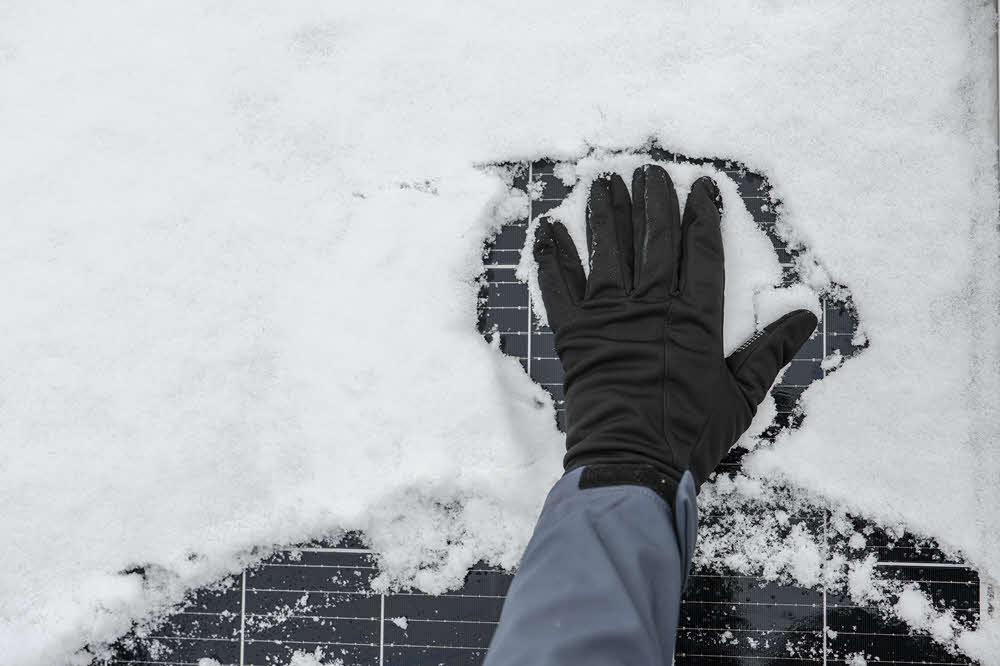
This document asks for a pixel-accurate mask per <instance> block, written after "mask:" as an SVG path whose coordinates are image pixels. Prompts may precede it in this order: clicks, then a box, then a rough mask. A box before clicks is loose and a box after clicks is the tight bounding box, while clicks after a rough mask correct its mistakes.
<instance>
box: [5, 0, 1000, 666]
mask: <svg viewBox="0 0 1000 666" xmlns="http://www.w3.org/2000/svg"><path fill="white" fill-rule="evenodd" d="M0 12H2V15H3V20H2V22H0V26H2V27H0V89H2V90H4V95H3V101H0V145H2V146H3V150H4V155H5V159H4V160H3V161H2V162H0V179H2V181H3V183H4V187H3V188H0V210H2V211H3V213H4V214H3V222H2V224H3V243H2V244H0V279H2V281H3V284H4V285H6V287H7V288H6V289H5V292H4V303H3V308H0V330H2V331H3V334H2V335H0V359H2V364H3V371H2V373H0V441H2V442H3V447H0V504H2V506H3V507H4V511H3V512H2V516H0V529H2V531H3V533H4V539H3V541H2V543H0V561H2V562H3V563H4V567H3V568H2V570H0V652H2V653H3V654H4V655H5V657H6V659H7V661H9V662H11V663H18V664H24V665H25V666H32V665H34V664H45V665H49V664H59V663H71V662H73V661H76V662H77V663H81V662H86V661H87V659H88V657H87V655H84V654H78V655H77V656H76V657H74V656H73V655H74V653H75V651H76V650H78V649H79V648H80V647H81V646H83V645H84V644H87V643H89V644H91V645H99V644H101V643H102V642H103V641H107V640H110V639H113V638H114V637H115V636H117V635H119V634H121V633H122V632H124V631H126V630H128V628H129V627H130V626H131V619H132V618H142V617H145V616H148V615H149V614H151V613H155V612H156V611H158V610H162V609H163V608H165V607H166V606H167V605H169V604H170V603H172V602H174V601H176V600H178V599H180V598H181V597H182V595H183V593H184V591H185V590H186V589H188V588H189V587H191V586H195V585H201V584H204V583H207V582H209V581H211V580H214V579H215V578H217V577H219V576H221V575H222V574H224V573H228V572H233V571H238V570H239V569H240V568H241V567H242V566H244V565H245V564H247V563H248V562H250V561H252V560H254V559H255V558H258V557H260V556H261V555H262V554H263V553H265V552H266V551H267V548H268V547H269V546H272V545H277V544H284V543H295V542H298V541H302V540H305V539H307V538H312V537H320V536H323V535H334V534H336V533H337V532H338V531H339V530H342V529H361V530H364V531H366V532H367V533H368V535H369V536H370V538H371V541H372V546H373V547H374V548H375V549H376V550H378V551H379V552H380V553H381V565H382V567H383V570H384V572H385V573H384V575H383V577H382V578H381V579H380V580H379V585H382V586H388V585H393V584H411V585H415V586H417V587H420V588H422V589H425V590H429V591H441V590H444V589H446V588H447V587H449V586H453V585H456V584H458V583H459V582H460V581H461V579H462V577H463V575H464V573H465V569H466V568H467V567H468V566H469V565H471V564H472V563H474V562H476V561H477V560H478V559H480V558H486V559H488V560H490V561H492V562H495V563H498V564H502V565H504V566H513V565H514V564H515V563H516V561H517V558H518V557H519V555H520V552H521V550H522V548H523V546H524V544H525V542H526V540H527V538H528V535H529V534H530V531H531V528H532V525H533V520H534V518H535V516H536V515H537V512H538V510H539V508H540V506H541V502H542V499H543V497H544V494H545V492H546V491H547V489H548V487H549V486H550V485H551V483H552V482H553V481H554V480H555V478H557V476H558V474H559V471H560V469H559V461H560V457H561V456H560V450H561V448H562V442H561V438H560V436H559V434H558V433H557V432H556V430H555V428H554V426H553V419H552V405H551V401H550V400H549V399H548V397H547V395H546V394H545V393H544V392H543V391H542V390H541V389H539V388H538V387H536V386H534V385H532V383H531V382H530V381H529V380H528V378H527V377H526V376H525V375H524V373H523V372H522V371H521V369H520V366H519V365H518V364H517V362H516V361H514V360H512V359H508V358H503V357H502V356H501V355H500V354H498V353H497V352H496V351H495V350H493V349H491V348H490V347H489V345H487V344H486V343H485V342H484V341H483V340H482V339H481V337H480V336H479V334H478V333H477V332H476V330H475V307H476V294H477V284H476V281H475V278H476V275H477V274H478V273H479V272H480V270H481V259H480V250H481V245H482V241H483V238H484V237H486V236H487V235H488V234H489V232H490V230H491V229H493V228H495V227H496V226H497V225H498V224H500V223H502V222H503V221H504V220H506V219H510V218H512V217H515V216H517V215H518V214H519V212H520V211H522V210H523V207H524V203H525V202H524V201H523V198H522V199H519V198H518V197H516V196H512V195H511V194H510V192H509V189H508V187H507V186H506V184H505V183H504V180H503V177H502V175H501V174H499V173H496V172H494V171H491V170H489V169H484V168H482V166H483V165H486V164H491V163H499V162H503V161H509V160H518V159H530V158H533V157H539V156H549V157H552V158H554V159H557V160H561V161H563V162H564V163H565V165H564V166H563V167H561V169H560V171H559V174H560V178H564V179H566V180H572V179H574V178H581V179H586V178H588V177H592V175H593V174H594V173H596V172H597V171H598V170H600V169H602V168H606V166H607V165H604V164H601V160H602V159H604V158H602V157H601V156H602V154H603V155H604V156H605V157H606V158H607V159H608V160H610V161H614V162H615V164H614V165H612V166H613V167H614V168H625V167H626V166H627V165H626V164H625V162H628V161H629V159H630V158H628V157H608V154H607V152H606V151H608V150H617V149H623V148H630V147H639V146H643V145H645V144H646V143H647V142H648V141H650V140H651V139H655V140H657V141H658V142H659V143H660V145H662V146H664V147H665V148H667V149H670V150H673V151H677V152H681V153H684V154H689V155H704V156H720V157H726V158H732V159H736V160H740V161H741V162H743V163H745V164H747V165H749V166H750V167H751V168H753V169H754V170H757V171H761V172H763V173H765V174H766V175H767V176H768V178H769V180H770V182H771V183H772V185H773V186H774V188H775V193H776V195H777V197H778V199H780V202H781V205H780V209H779V210H780V213H781V219H782V221H783V225H784V227H783V228H784V231H785V233H787V234H788V235H789V237H791V238H796V239H799V240H801V241H802V242H804V243H805V244H807V245H808V247H809V248H810V249H811V258H810V261H812V262H814V263H813V264H811V266H812V268H811V269H810V280H809V282H808V284H807V287H808V288H809V289H810V290H812V291H813V292H816V291H819V290H821V289H823V288H824V286H825V285H826V284H828V282H827V281H828V280H836V281H837V282H838V283H841V284H844V285H847V286H848V287H849V288H850V290H851V293H852V294H853V295H854V299H855V303H856V305H857V308H858V312H859V316H860V318H861V321H862V326H863V329H864V330H863V332H861V331H859V333H858V335H859V336H864V338H865V339H867V340H868V341H869V343H870V346H869V347H868V348H867V349H866V350H865V351H864V352H863V353H862V354H860V355H859V356H858V357H856V358H851V359H849V360H848V361H847V362H845V363H844V364H843V365H842V366H841V367H840V368H839V369H838V370H837V371H836V372H835V373H833V374H831V375H830V376H829V377H827V378H825V379H824V380H823V381H822V382H818V383H815V384H814V385H813V387H812V388H810V389H809V391H808V392H807V393H806V396H805V398H804V409H805V411H806V413H807V414H808V416H807V418H806V420H805V422H804V425H803V427H802V429H801V430H800V431H798V432H795V433H793V434H791V435H789V436H787V437H784V438H782V439H781V440H780V441H779V442H778V443H777V444H776V445H775V446H774V447H773V448H772V447H765V446H758V447H757V448H756V449H755V451H754V452H753V454H752V459H751V463H750V468H751V471H753V472H754V474H755V475H757V476H759V477H760V478H759V479H758V482H759V483H760V484H763V485H759V486H754V485H753V484H750V483H748V482H742V483H743V485H742V486H740V488H736V487H735V484H734V490H733V492H736V493H746V495H745V497H746V498H747V499H746V502H750V503H752V504H753V505H754V506H759V505H760V504H761V502H762V501H765V500H762V499H761V496H760V494H759V493H758V494H757V495H756V496H753V495H752V494H753V493H754V492H756V491H755V490H754V489H755V488H757V489H758V490H759V489H760V488H763V487H765V486H766V487H767V488H769V490H768V491H767V496H768V497H774V496H776V495H775V494H776V493H780V492H787V493H792V492H793V491H788V490H785V491H780V490H775V488H776V487H777V486H775V485H774V483H775V480H776V479H777V480H783V481H786V482H787V483H789V484H791V486H792V488H793V489H794V494H795V497H797V498H800V500H799V501H805V500H801V497H802V496H806V495H808V497H810V498H812V500H811V501H816V502H825V501H833V502H835V503H836V504H837V505H839V506H842V507H844V508H849V509H850V510H851V511H853V512H855V513H857V514H859V515H866V516H869V517H874V518H877V519H880V520H883V521H886V522H890V523H892V524H905V525H907V526H909V527H910V528H911V529H913V530H916V531H918V532H920V533H922V534H926V535H931V536H935V537H937V538H939V539H940V540H941V541H942V543H944V544H945V545H946V546H947V547H949V548H952V549H955V550H960V551H961V552H962V553H963V554H964V555H965V556H966V557H968V558H969V560H970V561H971V562H973V563H974V564H975V565H976V566H977V567H979V568H980V569H981V570H982V571H983V572H984V574H986V575H989V576H992V577H994V578H996V577H998V574H1000V560H998V556H997V553H1000V541H998V539H1000V536H998V535H1000V529H998V527H1000V525H998V524H997V520H998V517H997V513H996V512H995V511H992V510H989V511H988V510H984V509H985V508H986V507H996V506H997V505H998V501H1000V489H998V484H997V480H996V478H997V475H996V470H995V467H994V466H991V465H990V464H989V461H995V460H997V459H998V457H1000V451H998V447H1000V437H997V434H998V433H997V430H998V419H997V404H996V401H995V396H996V395H997V394H998V393H1000V387H998V386H997V383H998V379H997V375H998V373H997V372H996V369H997V358H998V353H997V352H998V349H997V344H998V341H997V338H996V335H995V331H996V330H998V329H997V323H998V322H997V317H998V315H997V312H998V308H997V301H996V292H995V289H994V288H995V285H996V284H997V281H998V280H997V278H998V277H1000V273H998V266H997V261H998V259H997V257H998V252H997V235H996V217H997V205H996V204H997V196H996V172H995V154H996V145H995V140H994V134H993V131H994V129H993V127H994V124H995V121H996V118H995V112H994V104H995V99H996V91H995V90H994V89H993V88H992V87H991V86H992V84H991V83H990V82H991V81H992V66H993V65H994V64H995V63H994V61H993V55H992V51H991V50H990V49H991V36H992V31H993V26H994V20H993V16H992V14H991V13H990V12H991V10H989V9H988V8H985V7H984V5H983V3H980V2H978V1H977V0H966V1H965V2H959V3H956V2H951V1H946V0H934V1H931V2H925V3H919V4H914V3H912V2H908V1H904V0H896V1H892V2H882V3H871V2H863V1H860V0H855V1H845V2H840V3H831V4H829V5H826V6H822V7H818V6H811V7H809V8H806V7H799V6H793V7H781V6H779V5H775V4H774V3H771V2H765V1H752V0H740V1H737V2H712V3H697V4H693V3H692V4H685V5H684V6H682V7H676V8H669V9H668V8H666V7H665V6H664V5H663V4H662V3H657V2H654V1H653V0H636V1H635V2H632V3H630V4H629V6H628V7H625V6H618V11H616V12H609V11H608V10H607V7H606V6H604V5H588V4H586V3H583V4H581V3H571V2H568V0H554V1H552V2H548V3H544V4H542V5H538V6H533V7H532V10H531V11H530V12H515V11H511V9H510V6H509V3H501V2H486V3H478V4H476V5H475V6H471V5H468V4H467V3H449V2H444V1H443V0H432V1H430V2H424V3H402V4H400V3H390V2H379V1H372V2H366V3H355V4H348V3H321V2H318V1H315V2H313V1H305V0H301V1H300V0H294V1H292V2H287V3H280V5H275V4H274V3H264V2H250V3H241V4H240V5H239V6H236V5H231V4H228V3H192V2H178V3H160V4H152V3H127V4H120V3H113V2H109V1H98V2H91V3H85V4H81V3H72V2H51V3H33V2H27V1H26V0H21V1H15V2H10V3H6V4H5V5H4V6H3V8H2V9H0ZM591 149H596V151H595V152H592V151H591ZM587 155H592V157H590V158H587V157H586V156H587ZM581 158H583V159H581ZM588 159H590V160H591V161H590V162H588ZM632 159H633V161H634V159H638V158H632ZM577 160H580V162H579V164H577V165H576V166H575V167H573V166H572V163H573V162H576V161H577ZM674 171H676V173H677V174H678V184H679V186H680V187H681V188H682V189H683V187H684V186H685V184H684V183H688V182H690V180H686V179H687V178H692V177H693V174H694V173H695V172H696V171H698V169H697V168H693V167H692V168H691V169H685V168H681V167H675V168H674V169H673V170H672V173H674ZM685 171H687V173H685V174H682V172H685ZM588 174H589V175H588ZM681 175H684V178H681ZM682 181H683V182H682ZM719 184H720V187H721V188H722V190H723V196H724V199H725V200H726V202H727V203H732V202H733V201H735V199H734V193H733V191H732V188H731V184H730V183H728V182H725V181H723V182H720V183H719ZM579 203H580V201H579V198H578V199H577V200H576V201H575V203H572V202H569V203H568V204H567V205H568V206H571V205H577V206H578V205H579ZM744 215H745V211H743V212H741V211H740V210H739V209H738V208H736V207H734V206H729V207H728V208H727V213H726V221H725V224H726V225H727V230H726V240H727V252H728V251H729V249H730V246H731V245H732V247H734V248H735V247H738V248H740V249H739V250H738V251H736V252H728V254H729V256H728V257H727V261H728V262H729V264H728V268H729V272H728V285H727V298H728V299H729V301H730V302H728V303H727V318H731V321H728V320H727V329H726V340H727V346H729V345H736V344H738V343H739V340H738V339H737V338H738V337H739V334H740V333H743V332H747V331H750V330H752V328H753V327H754V326H756V325H757V324H758V323H766V322H757V319H758V314H759V313H758V312H757V311H756V310H755V307H761V308H762V307H764V301H766V300H767V299H768V298H769V297H768V296H766V295H765V296H763V297H761V296H757V298H756V299H755V294H756V293H757V292H760V293H766V292H767V290H768V289H770V288H772V287H774V285H775V283H774V281H773V278H774V275H773V273H772V272H773V269H774V266H773V264H772V263H770V261H771V260H770V259H767V258H764V257H763V255H761V254H759V253H758V252H757V250H756V249H754V248H757V247H758V246H759V243H758V241H759V234H758V235H755V232H753V230H752V229H749V227H747V226H746V224H745V221H746V219H747V218H745V217H743V216H744ZM741 220H743V221H741ZM570 221H571V222H572V220H570ZM579 223H580V220H579V219H577V221H576V224H579ZM740 229H743V230H744V231H745V232H746V233H745V234H744V235H742V236H741V235H740V234H743V232H741V231H740ZM578 238H579V236H578ZM734 241H736V242H735V243H734ZM765 273H768V275H766V276H765V275H764V274H765ZM806 295H807V294H806V293H805V292H803V291H802V290H799V296H806ZM761 298H763V301H762V300H761ZM778 300H781V299H780V298H778ZM860 339H861V338H860V337H859V340H860ZM709 492H711V491H709ZM787 496H788V497H789V498H790V501H795V500H794V498H793V497H792V495H790V494H789V495H787ZM718 497H722V495H721V494H719V495H718ZM735 519H736V520H739V519H740V518H739V517H736V518H735ZM745 522H748V521H745ZM775 528H777V526H776V527H775ZM759 531H761V530H760V529H758V532H759ZM786 531H788V532H789V534H790V535H791V538H792V539H793V542H792V543H793V544H794V543H795V541H794V540H797V542H798V543H799V544H800V545H801V548H799V547H798V546H789V547H788V548H786V547H785V546H787V545H788V543H789V542H786V541H784V540H783V537H782V538H777V537H776V538H775V539H772V540H768V539H767V538H766V536H761V538H760V539H758V540H757V541H753V540H751V541H747V542H746V543H745V546H744V547H743V549H742V551H736V552H735V553H734V554H732V556H731V558H730V559H732V562H733V565H734V566H741V567H749V568H753V567H760V566H765V565H766V562H767V558H766V555H767V553H768V552H770V551H768V549H769V548H777V549H778V553H779V554H780V555H781V556H780V557H779V558H778V559H777V560H775V562H776V564H775V567H776V569H775V572H774V575H778V571H779V570H780V571H784V572H785V573H786V574H787V572H788V571H789V570H794V571H796V575H800V576H803V577H805V578H806V579H809V580H819V578H817V576H820V575H823V572H822V571H821V569H823V567H821V566H819V564H820V563H821V562H822V555H823V554H822V552H820V551H814V550H811V549H812V548H813V546H810V545H809V543H808V537H807V535H805V534H797V533H796V532H795V526H794V525H792V526H791V527H788V528H786ZM720 538H721V537H720ZM706 543H707V545H708V546H712V544H711V542H706ZM724 545H725V544H718V543H717V544H716V546H717V547H718V548H719V552H722V551H723V550H725V549H724V548H723V546H724ZM255 546H256V547H262V548H260V549H258V550H256V551H253V550H252V549H253V548H254V547H255ZM798 551H801V552H798ZM727 557H729V556H728V555H727ZM817 558H818V559H817ZM841 564H842V566H841V567H840V569H843V568H844V567H846V566H847V565H846V560H845V563H841ZM140 566H141V567H143V568H144V570H145V571H146V572H147V573H146V576H145V577H144V578H143V577H140V576H139V575H138V574H135V573H132V574H128V573H122V572H126V571H129V570H133V569H135V568H136V567H140ZM858 585H859V586H861V587H859V589H863V585H862V581H860V576H859V582H858ZM915 608H917V606H915V605H914V604H913V603H910V602H907V603H905V604H904V605H903V606H901V607H900V609H899V610H900V611H901V612H905V613H909V614H911V615H912V616H913V617H914V618H917V619H920V618H923V617H924V615H923V614H922V611H920V612H917V611H914V609H915ZM911 611H912V612H911ZM936 621H937V620H928V622H927V623H924V624H925V625H927V626H928V629H927V630H928V631H931V630H932V629H933V626H931V625H933V623H934V622H936ZM937 631H938V633H944V632H943V630H942V629H941V628H940V627H938V630H937ZM956 640H957V642H958V643H959V644H960V645H962V646H963V649H968V650H970V651H974V650H979V651H980V653H981V654H989V652H986V650H988V649H989V644H988V642H987V638H986V635H985V634H978V635H976V634H969V633H965V634H962V635H961V636H959V638H958V639H956ZM984 646H985V647H984Z"/></svg>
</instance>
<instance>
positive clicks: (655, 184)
mask: <svg viewBox="0 0 1000 666" xmlns="http://www.w3.org/2000/svg"><path fill="white" fill-rule="evenodd" d="M680 219H681V216H680V208H679V204H678V201H677V192H676V191H675V190H674V183H673V181H672V180H670V176H669V175H668V174H667V172H666V171H664V170H663V168H662V167H659V166H656V165H655V164H647V165H645V166H643V167H640V168H638V169H636V170H635V173H633V174H632V233H633V243H634V248H635V249H634V254H635V258H634V273H635V278H634V284H635V291H634V294H633V295H634V296H636V297H639V298H654V299H666V298H667V297H668V296H669V295H670V294H672V293H673V292H674V291H675V290H676V289H677V265H678V259H679V256H680V231H681V229H680Z"/></svg>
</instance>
